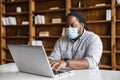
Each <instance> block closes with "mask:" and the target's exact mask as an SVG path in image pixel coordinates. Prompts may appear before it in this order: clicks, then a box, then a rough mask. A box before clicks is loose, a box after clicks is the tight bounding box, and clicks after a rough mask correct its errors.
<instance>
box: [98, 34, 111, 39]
mask: <svg viewBox="0 0 120 80" xmlns="http://www.w3.org/2000/svg"><path fill="white" fill-rule="evenodd" d="M99 36H100V38H111V36H107V35H104V36H103V35H99Z"/></svg>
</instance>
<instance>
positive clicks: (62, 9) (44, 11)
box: [33, 8, 65, 14]
mask: <svg viewBox="0 0 120 80" xmlns="http://www.w3.org/2000/svg"><path fill="white" fill-rule="evenodd" d="M63 11H65V8H61V9H56V10H49V9H48V10H41V11H34V12H33V13H34V14H38V13H53V12H63Z"/></svg>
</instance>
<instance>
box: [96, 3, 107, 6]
mask: <svg viewBox="0 0 120 80" xmlns="http://www.w3.org/2000/svg"><path fill="white" fill-rule="evenodd" d="M105 5H106V4H105V3H101V4H96V5H95V6H105Z"/></svg>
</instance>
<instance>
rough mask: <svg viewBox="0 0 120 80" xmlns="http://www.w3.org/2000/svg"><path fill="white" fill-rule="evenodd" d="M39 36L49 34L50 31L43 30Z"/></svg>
mask: <svg viewBox="0 0 120 80" xmlns="http://www.w3.org/2000/svg"><path fill="white" fill-rule="evenodd" d="M39 36H49V32H48V31H41V32H39Z"/></svg>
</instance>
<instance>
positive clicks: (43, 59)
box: [8, 45, 54, 77]
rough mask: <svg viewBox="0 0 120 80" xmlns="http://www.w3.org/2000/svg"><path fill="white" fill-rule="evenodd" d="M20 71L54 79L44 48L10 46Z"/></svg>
mask: <svg viewBox="0 0 120 80" xmlns="http://www.w3.org/2000/svg"><path fill="white" fill-rule="evenodd" d="M8 48H9V50H10V52H11V54H12V57H13V59H14V61H15V63H16V64H17V67H18V69H19V71H22V72H28V73H33V74H38V75H44V76H48V77H54V74H53V71H52V68H51V66H50V64H49V61H48V58H47V55H46V53H45V50H44V47H43V46H29V45H8Z"/></svg>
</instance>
